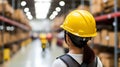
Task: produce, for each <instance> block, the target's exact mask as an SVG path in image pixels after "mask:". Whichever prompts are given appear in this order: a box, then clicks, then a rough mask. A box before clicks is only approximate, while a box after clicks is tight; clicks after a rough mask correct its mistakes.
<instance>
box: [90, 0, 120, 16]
mask: <svg viewBox="0 0 120 67" xmlns="http://www.w3.org/2000/svg"><path fill="white" fill-rule="evenodd" d="M114 5H115V4H114V0H92V4H91V13H93V14H94V15H96V14H102V13H110V12H113V8H114ZM117 6H118V7H117V8H120V0H118V2H117ZM101 12H102V13H101Z"/></svg>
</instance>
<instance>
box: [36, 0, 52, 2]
mask: <svg viewBox="0 0 120 67" xmlns="http://www.w3.org/2000/svg"><path fill="white" fill-rule="evenodd" d="M34 1H38V2H51V0H34Z"/></svg>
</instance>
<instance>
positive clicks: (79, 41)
mask: <svg viewBox="0 0 120 67" xmlns="http://www.w3.org/2000/svg"><path fill="white" fill-rule="evenodd" d="M66 34H67V35H68V36H69V37H70V39H71V41H72V43H73V44H74V45H75V46H76V47H78V48H84V51H83V62H84V63H87V64H89V63H91V62H92V61H93V60H94V58H95V54H94V52H93V50H92V49H91V48H90V47H89V46H88V45H87V42H88V40H90V39H91V37H85V38H83V37H79V36H75V35H73V34H71V33H69V32H66V31H65V41H66Z"/></svg>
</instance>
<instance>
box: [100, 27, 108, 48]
mask: <svg viewBox="0 0 120 67" xmlns="http://www.w3.org/2000/svg"><path fill="white" fill-rule="evenodd" d="M101 38H102V39H101V44H103V45H105V46H108V42H109V41H108V40H109V36H108V31H107V30H106V29H103V30H102V31H101Z"/></svg>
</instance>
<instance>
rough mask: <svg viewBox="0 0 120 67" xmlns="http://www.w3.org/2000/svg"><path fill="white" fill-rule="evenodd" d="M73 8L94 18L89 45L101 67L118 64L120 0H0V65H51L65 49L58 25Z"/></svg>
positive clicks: (62, 35) (62, 32) (39, 66)
mask: <svg viewBox="0 0 120 67" xmlns="http://www.w3.org/2000/svg"><path fill="white" fill-rule="evenodd" d="M75 9H78V10H87V11H89V12H91V13H92V14H93V16H94V17H95V20H96V24H97V33H98V34H97V36H96V37H95V38H93V39H92V40H91V41H90V43H89V45H90V46H91V47H92V48H93V50H94V52H95V54H96V55H98V56H99V57H100V59H101V61H102V63H103V65H104V67H120V23H119V22H120V0H0V67H51V65H52V63H53V61H54V60H55V59H56V57H59V56H60V55H62V54H65V53H67V52H68V46H67V45H66V43H65V41H64V31H63V30H62V29H61V28H60V25H61V24H62V23H63V21H64V19H65V17H66V15H67V14H68V13H69V12H71V11H72V10H75Z"/></svg>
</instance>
